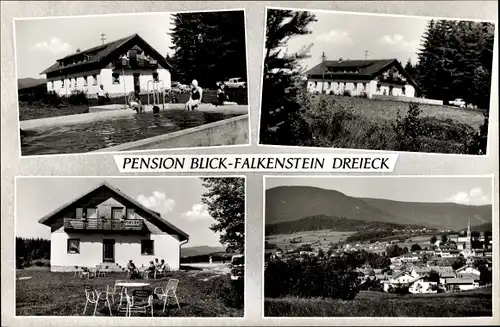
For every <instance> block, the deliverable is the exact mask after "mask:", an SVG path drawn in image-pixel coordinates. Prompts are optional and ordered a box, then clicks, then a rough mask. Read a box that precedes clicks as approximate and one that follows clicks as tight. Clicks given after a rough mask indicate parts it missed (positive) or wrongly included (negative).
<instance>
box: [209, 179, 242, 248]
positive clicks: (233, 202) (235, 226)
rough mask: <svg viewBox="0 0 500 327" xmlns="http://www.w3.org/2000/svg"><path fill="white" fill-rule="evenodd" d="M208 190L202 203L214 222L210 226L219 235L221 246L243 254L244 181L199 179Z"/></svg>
mask: <svg viewBox="0 0 500 327" xmlns="http://www.w3.org/2000/svg"><path fill="white" fill-rule="evenodd" d="M201 180H202V181H203V186H204V187H206V188H207V189H208V191H207V192H205V193H204V194H203V195H202V199H201V201H202V203H203V204H205V205H206V206H207V210H208V213H209V214H210V216H211V217H212V218H213V219H214V220H215V221H216V223H214V224H212V225H211V226H210V229H211V230H212V231H214V232H218V233H220V237H219V239H220V242H221V244H226V245H227V246H228V248H229V249H232V250H233V251H235V252H239V253H243V251H244V249H245V179H244V178H239V177H238V178H237V177H234V178H233V177H224V178H201Z"/></svg>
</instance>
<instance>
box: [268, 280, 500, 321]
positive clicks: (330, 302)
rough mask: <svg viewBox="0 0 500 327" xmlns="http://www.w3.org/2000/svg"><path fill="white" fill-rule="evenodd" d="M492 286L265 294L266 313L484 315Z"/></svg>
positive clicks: (488, 310) (487, 313)
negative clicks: (338, 295)
mask: <svg viewBox="0 0 500 327" xmlns="http://www.w3.org/2000/svg"><path fill="white" fill-rule="evenodd" d="M492 309H493V308H492V289H491V287H487V288H483V289H478V290H474V291H468V292H457V293H442V294H407V295H396V294H388V293H382V292H372V291H361V292H360V293H359V294H358V295H357V296H356V298H355V299H354V300H352V301H343V300H334V299H319V298H311V299H306V298H296V297H285V298H276V299H271V298H266V299H265V303H264V315H265V316H266V317H273V316H279V317H487V316H492V312H493V310H492Z"/></svg>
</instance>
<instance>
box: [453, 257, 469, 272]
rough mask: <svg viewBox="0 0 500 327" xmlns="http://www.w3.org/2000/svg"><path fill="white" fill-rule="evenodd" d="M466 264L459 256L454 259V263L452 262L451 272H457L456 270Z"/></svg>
mask: <svg viewBox="0 0 500 327" xmlns="http://www.w3.org/2000/svg"><path fill="white" fill-rule="evenodd" d="M466 263H467V262H466V260H465V258H464V257H460V256H459V257H457V258H456V259H455V261H453V263H452V264H451V267H452V268H453V270H457V269H459V268H462V267H463V266H465V264H466Z"/></svg>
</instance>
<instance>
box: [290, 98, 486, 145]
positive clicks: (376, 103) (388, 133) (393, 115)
mask: <svg viewBox="0 0 500 327" xmlns="http://www.w3.org/2000/svg"><path fill="white" fill-rule="evenodd" d="M304 99H306V100H304V103H303V106H304V107H303V113H302V114H303V116H304V117H305V120H306V121H307V123H308V125H309V129H310V131H311V133H312V136H311V137H309V138H307V139H304V140H300V141H299V144H300V145H303V146H313V147H332V148H350V149H369V150H389V151H411V152H427V153H455V154H484V153H485V151H486V146H485V144H484V145H481V146H482V147H483V148H481V149H477V148H476V147H477V146H474V145H471V144H473V143H472V140H473V135H475V134H477V133H478V132H479V127H480V126H481V125H482V124H483V123H484V118H485V117H484V115H483V113H484V111H482V110H477V109H461V108H456V107H451V106H436V105H425V104H420V105H419V106H418V109H417V110H419V111H420V113H419V114H415V115H414V116H413V117H414V118H413V119H414V120H415V121H417V122H418V124H414V125H412V124H410V125H407V124H406V123H405V121H406V120H404V119H401V120H398V118H397V117H398V111H399V113H400V115H401V117H402V118H403V117H407V114H408V110H409V107H410V104H409V103H405V102H397V101H381V100H371V99H366V98H360V97H341V96H334V95H320V96H313V97H311V98H307V97H306V98H304ZM413 133H415V135H413ZM481 144H483V143H481Z"/></svg>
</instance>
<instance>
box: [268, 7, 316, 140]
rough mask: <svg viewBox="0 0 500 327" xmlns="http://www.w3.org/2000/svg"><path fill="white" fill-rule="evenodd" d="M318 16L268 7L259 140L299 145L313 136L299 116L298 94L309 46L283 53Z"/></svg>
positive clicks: (307, 32)
mask: <svg viewBox="0 0 500 327" xmlns="http://www.w3.org/2000/svg"><path fill="white" fill-rule="evenodd" d="M315 21H316V18H315V16H314V15H313V14H311V13H310V12H307V11H292V10H278V9H268V10H267V22H266V42H265V57H264V76H263V87H262V103H261V116H260V124H261V126H260V142H261V143H266V144H279V145H297V142H298V140H301V139H310V137H309V131H308V129H307V125H306V123H305V122H304V121H303V119H302V118H301V116H300V109H301V108H300V104H299V103H298V100H297V96H298V93H299V92H300V89H301V88H303V86H302V85H300V84H301V83H302V82H301V81H300V78H299V73H300V72H299V71H300V69H301V67H300V64H299V61H300V60H301V59H303V58H306V57H307V56H308V55H307V52H308V50H309V48H308V47H306V48H304V49H302V50H301V51H300V52H298V53H292V54H290V53H284V52H283V49H284V48H286V45H287V42H288V40H289V39H290V38H292V37H294V36H299V35H306V34H310V33H311V31H310V30H308V28H307V27H308V25H309V24H311V23H312V22H315ZM292 135H293V137H291V136H292Z"/></svg>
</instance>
